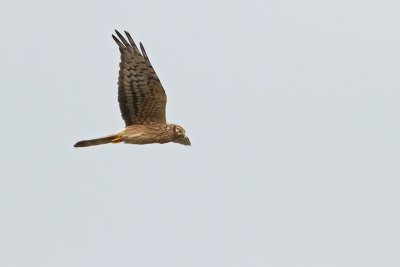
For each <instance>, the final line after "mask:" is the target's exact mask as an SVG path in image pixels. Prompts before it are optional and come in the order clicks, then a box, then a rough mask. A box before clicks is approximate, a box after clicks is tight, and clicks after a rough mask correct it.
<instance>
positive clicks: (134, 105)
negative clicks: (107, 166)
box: [74, 30, 190, 147]
mask: <svg viewBox="0 0 400 267" xmlns="http://www.w3.org/2000/svg"><path fill="white" fill-rule="evenodd" d="M115 32H116V34H117V36H118V37H119V39H118V38H117V37H115V36H114V35H112V38H113V39H114V41H115V42H116V43H117V45H118V47H119V51H120V52H121V62H120V63H119V77H118V102H119V107H120V110H121V115H122V118H123V119H124V121H125V129H123V130H121V131H119V132H117V133H116V134H113V135H108V136H105V137H101V138H96V139H90V140H82V141H79V142H77V143H76V144H75V145H74V147H87V146H96V145H102V144H108V143H113V144H115V143H120V142H124V143H127V144H138V145H143V144H152V143H160V144H164V143H169V142H174V143H178V144H182V145H186V146H190V140H189V138H188V137H187V136H186V134H185V130H184V129H183V127H181V126H179V125H176V124H170V123H167V121H166V117H165V106H166V104H167V96H166V94H165V91H164V88H163V87H162V85H161V82H160V80H159V79H158V77H157V74H156V73H155V71H154V69H153V67H152V65H151V63H150V60H149V58H148V56H147V54H146V51H145V50H144V47H143V45H142V43H140V50H141V52H140V51H139V49H138V48H137V46H136V44H135V42H134V41H133V39H132V37H131V35H130V34H129V33H128V32H126V31H125V34H126V37H127V38H128V41H127V40H126V39H125V38H124V36H122V34H120V33H119V32H118V31H117V30H116V31H115Z"/></svg>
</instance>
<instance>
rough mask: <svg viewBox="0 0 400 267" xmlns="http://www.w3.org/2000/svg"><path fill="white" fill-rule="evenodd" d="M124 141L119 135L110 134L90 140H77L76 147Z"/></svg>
mask: <svg viewBox="0 0 400 267" xmlns="http://www.w3.org/2000/svg"><path fill="white" fill-rule="evenodd" d="M119 142H122V141H121V139H120V138H119V136H118V135H109V136H105V137H100V138H96V139H90V140H82V141H79V142H77V143H76V144H75V145H74V147H87V146H97V145H104V144H108V143H113V144H114V143H119Z"/></svg>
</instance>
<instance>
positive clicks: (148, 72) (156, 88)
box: [112, 30, 167, 126]
mask: <svg viewBox="0 0 400 267" xmlns="http://www.w3.org/2000/svg"><path fill="white" fill-rule="evenodd" d="M115 32H116V34H117V36H118V37H119V39H118V38H117V37H115V36H114V35H112V37H113V39H114V40H115V42H116V43H117V44H118V46H119V51H120V52H121V62H120V64H119V77H118V102H119V107H120V109H121V115H122V118H123V119H124V121H125V125H126V126H129V125H133V124H153V123H165V122H166V118H165V106H166V103H167V96H166V94H165V91H164V89H163V87H162V85H161V82H160V80H159V79H158V77H157V74H156V73H155V71H154V69H153V67H152V66H151V63H150V60H149V58H148V57H147V54H146V51H145V50H144V47H143V45H142V44H141V43H140V49H141V50H142V52H141V53H140V51H139V49H138V48H137V46H136V44H135V42H134V41H133V39H132V37H131V35H130V34H129V33H128V32H125V34H126V37H127V38H128V41H129V42H128V41H127V40H126V39H125V38H124V36H122V34H120V33H119V32H118V31H117V30H116V31H115Z"/></svg>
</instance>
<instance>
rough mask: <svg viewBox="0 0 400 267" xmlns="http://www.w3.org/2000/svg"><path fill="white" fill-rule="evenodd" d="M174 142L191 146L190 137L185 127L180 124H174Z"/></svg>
mask: <svg viewBox="0 0 400 267" xmlns="http://www.w3.org/2000/svg"><path fill="white" fill-rule="evenodd" d="M172 136H173V139H172V142H174V143H178V144H181V145H185V146H190V145H191V144H190V140H189V137H187V136H186V133H185V129H183V127H182V126H179V125H176V124H174V125H172Z"/></svg>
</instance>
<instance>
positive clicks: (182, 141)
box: [173, 135, 192, 146]
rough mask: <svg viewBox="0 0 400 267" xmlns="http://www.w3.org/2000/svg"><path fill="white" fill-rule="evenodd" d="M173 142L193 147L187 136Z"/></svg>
mask: <svg viewBox="0 0 400 267" xmlns="http://www.w3.org/2000/svg"><path fill="white" fill-rule="evenodd" d="M173 142H174V143H178V144H181V145H185V146H191V145H192V144H191V143H190V140H189V137H187V136H186V135H185V136H182V137H180V138H178V139H176V140H174V141H173Z"/></svg>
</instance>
